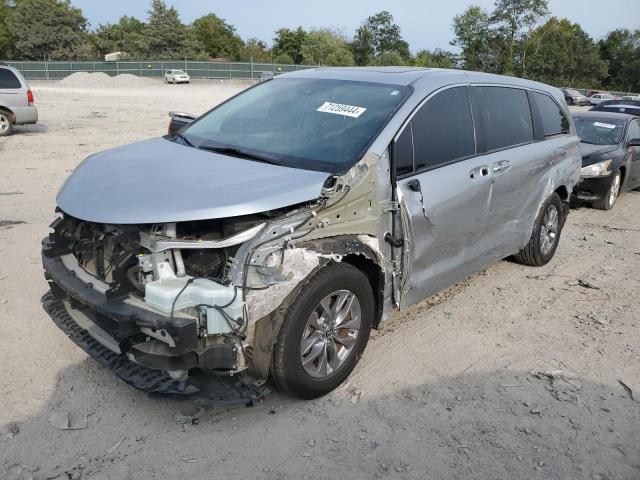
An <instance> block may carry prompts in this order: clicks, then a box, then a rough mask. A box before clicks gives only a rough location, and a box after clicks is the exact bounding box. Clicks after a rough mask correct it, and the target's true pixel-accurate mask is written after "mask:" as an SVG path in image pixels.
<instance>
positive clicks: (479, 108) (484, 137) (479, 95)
mask: <svg viewBox="0 0 640 480" xmlns="http://www.w3.org/2000/svg"><path fill="white" fill-rule="evenodd" d="M471 92H472V94H471V103H472V104H473V113H474V116H475V119H476V128H477V130H478V132H479V133H480V142H479V143H480V146H481V147H482V151H487V152H490V151H492V150H498V149H501V148H506V147H511V146H514V145H520V144H523V143H529V142H532V141H533V122H532V119H531V108H530V107H529V99H528V98H527V92H526V91H525V90H521V89H519V88H505V87H472V88H471Z"/></svg>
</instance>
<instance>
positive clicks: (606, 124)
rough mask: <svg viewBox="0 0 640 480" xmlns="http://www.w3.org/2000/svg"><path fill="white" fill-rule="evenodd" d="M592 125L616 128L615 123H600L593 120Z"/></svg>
mask: <svg viewBox="0 0 640 480" xmlns="http://www.w3.org/2000/svg"><path fill="white" fill-rule="evenodd" d="M593 125H594V126H596V127H602V128H610V129H613V128H616V126H615V125H611V124H610V123H602V122H593Z"/></svg>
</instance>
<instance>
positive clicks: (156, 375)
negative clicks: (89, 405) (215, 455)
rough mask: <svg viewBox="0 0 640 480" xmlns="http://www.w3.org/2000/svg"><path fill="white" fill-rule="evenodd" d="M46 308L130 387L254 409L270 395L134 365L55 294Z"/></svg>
mask: <svg viewBox="0 0 640 480" xmlns="http://www.w3.org/2000/svg"><path fill="white" fill-rule="evenodd" d="M42 305H43V307H44V309H45V311H46V312H47V313H48V314H49V316H50V317H51V319H52V320H53V321H54V323H55V324H56V325H57V326H58V327H59V328H60V330H62V331H63V332H64V333H65V334H66V335H67V336H68V337H69V338H70V339H71V340H72V341H73V342H74V343H75V344H76V345H78V346H79V347H80V348H82V349H83V350H84V351H85V352H87V353H88V354H89V356H91V357H92V358H93V359H95V360H97V361H98V362H99V363H100V364H102V365H103V366H105V367H108V368H110V369H111V370H113V372H114V373H115V374H116V375H117V376H118V377H119V378H121V379H122V380H124V381H125V382H126V383H128V384H129V385H132V386H134V387H136V388H137V389H139V390H142V391H144V392H146V393H148V394H160V395H167V394H168V395H190V396H192V397H194V399H197V400H199V401H200V402H201V403H206V404H208V405H211V406H226V405H253V404H254V403H256V402H258V401H260V400H261V399H262V398H264V397H265V396H266V395H268V394H269V393H270V389H268V388H267V387H265V386H264V385H263V384H262V383H260V382H258V383H256V382H254V381H252V380H251V379H250V378H249V377H246V376H244V375H238V376H234V377H228V376H217V375H211V374H206V373H205V372H200V371H195V372H191V374H190V375H189V376H187V377H186V378H184V379H181V380H178V379H175V378H172V377H171V376H169V375H168V374H167V373H165V372H163V371H160V370H155V369H151V368H147V367H145V366H142V365H139V364H137V363H134V362H132V361H130V360H129V359H128V358H127V356H126V355H124V354H122V353H115V352H113V351H112V350H110V349H109V348H107V347H106V346H105V345H103V343H101V342H100V341H98V340H97V339H96V338H94V337H93V336H92V335H91V334H90V333H89V331H88V330H87V329H85V328H82V327H81V326H80V325H78V324H77V323H76V322H75V321H74V319H73V318H72V317H71V315H69V312H68V311H67V309H66V308H65V306H64V303H63V302H62V301H61V300H59V299H57V298H56V297H55V296H54V295H53V294H52V293H51V292H48V293H47V294H45V295H44V296H43V297H42Z"/></svg>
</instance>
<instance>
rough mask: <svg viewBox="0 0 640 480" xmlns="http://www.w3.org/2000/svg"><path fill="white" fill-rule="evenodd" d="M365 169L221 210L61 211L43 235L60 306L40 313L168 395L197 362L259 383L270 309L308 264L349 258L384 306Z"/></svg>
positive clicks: (300, 281) (269, 340)
mask: <svg viewBox="0 0 640 480" xmlns="http://www.w3.org/2000/svg"><path fill="white" fill-rule="evenodd" d="M369 173H371V172H370V170H369V167H368V165H367V164H365V163H362V164H360V165H358V166H356V167H354V169H353V170H352V171H351V172H350V173H349V174H348V175H346V176H344V177H330V178H329V179H328V180H327V182H326V183H325V186H324V188H323V189H322V192H321V195H320V197H319V198H318V199H317V200H313V201H309V202H305V203H302V204H296V205H293V206H290V207H285V208H280V209H277V210H270V211H267V212H262V213H253V214H249V215H244V216H236V217H229V218H221V219H212V220H196V221H183V222H174V223H157V224H107V223H97V222H90V221H85V220H81V219H78V218H75V217H73V216H71V215H68V214H66V213H64V212H60V213H61V216H60V217H59V218H58V219H57V220H56V221H54V223H53V224H52V225H51V227H52V229H53V231H52V233H51V234H50V235H49V237H48V238H46V239H45V240H44V241H43V264H44V267H45V276H46V278H47V279H48V281H49V284H50V287H51V291H52V293H53V295H54V297H55V300H56V301H57V302H58V304H56V306H55V307H50V308H48V310H47V311H48V312H49V313H50V315H51V316H52V318H54V321H56V323H57V324H58V326H60V328H62V329H63V330H65V327H66V326H67V325H70V324H72V323H73V324H74V325H75V324H77V325H79V326H80V327H82V328H83V329H84V330H86V331H87V332H89V334H90V335H91V337H92V339H94V340H97V341H98V342H99V344H100V345H99V346H98V347H99V349H102V350H104V349H105V348H106V349H107V350H108V351H107V352H106V354H107V357H108V356H109V355H113V354H116V355H119V356H122V357H121V358H123V359H124V358H126V359H127V360H128V361H130V362H133V363H134V364H137V365H139V366H141V367H146V368H148V369H150V370H149V371H150V372H151V371H152V372H156V373H158V372H163V373H162V374H163V375H167V377H166V378H165V380H163V382H161V383H162V384H163V385H171V387H170V389H169V390H170V393H190V392H192V391H193V390H194V389H195V390H197V389H198V388H199V386H198V385H196V384H195V383H194V378H193V372H194V369H195V370H202V371H208V372H213V373H214V374H217V375H222V376H227V377H230V376H234V377H238V378H240V377H241V376H242V375H246V376H247V377H248V378H249V379H251V381H254V380H257V382H258V383H263V382H264V380H266V378H267V376H268V373H269V364H270V361H271V351H272V345H273V344H274V342H275V337H276V335H277V332H278V329H279V325H280V323H281V321H282V319H281V318H280V317H281V315H280V314H279V310H278V309H279V308H280V307H282V305H284V304H286V303H287V302H288V301H291V299H293V298H295V295H296V292H297V291H299V289H300V288H302V286H303V285H304V280H305V279H306V278H307V277H308V276H309V275H310V274H311V273H312V272H314V271H316V270H318V269H320V268H321V267H322V266H324V265H326V264H327V263H330V262H340V261H343V260H344V259H349V260H348V261H350V262H356V263H357V264H358V267H359V268H364V269H369V270H370V271H371V274H372V286H373V287H375V292H376V294H377V295H378V297H379V298H378V300H377V301H378V304H379V305H383V304H385V303H388V302H385V299H384V298H383V296H387V297H388V296H389V295H390V293H389V282H388V281H387V278H386V276H385V275H386V274H383V273H382V270H380V268H379V267H377V266H383V265H384V267H385V268H393V266H392V265H391V264H388V262H387V263H385V262H384V259H383V256H382V254H381V252H380V250H379V244H378V241H377V239H376V238H375V237H376V236H382V235H379V234H380V231H381V229H382V228H383V227H381V226H380V225H378V223H379V221H380V218H381V216H380V208H381V207H380V206H379V205H376V208H375V209H374V208H372V204H371V201H370V198H371V188H372V186H373V185H375V183H373V182H371V181H369V182H367V181H366V180H367V176H368V174H369ZM389 213H391V212H389ZM372 219H375V220H373V221H372ZM384 228H385V229H387V228H388V226H387V227H384ZM355 257H358V258H360V260H356V259H355ZM60 303H62V304H63V308H62V307H61V306H60ZM45 308H47V307H46V306H45ZM63 310H64V311H63ZM60 312H62V313H60ZM67 314H68V315H69V316H70V317H71V320H72V321H70V320H69V319H68V318H66V315H67ZM382 314H383V313H382V308H381V309H380V310H379V315H378V316H382ZM55 315H58V317H57V319H56V316H55ZM63 317H64V318H63ZM376 322H377V321H376ZM67 333H68V334H69V335H70V336H71V337H72V338H73V335H72V333H69V332H67ZM74 341H75V340H74ZM76 343H78V344H79V345H80V346H81V347H83V348H84V349H85V350H87V351H88V352H89V353H90V354H91V352H90V350H89V349H88V348H87V345H86V344H82V343H81V342H78V341H76ZM98 360H100V361H102V359H100V358H98ZM103 363H104V362H103ZM109 366H110V367H111V368H113V366H111V365H109ZM114 370H116V373H118V369H116V368H114ZM156 373H153V374H151V375H152V376H153V375H155V374H156ZM158 374H159V373H158ZM118 375H120V373H118ZM120 376H121V377H122V378H124V379H125V380H126V381H128V382H129V383H132V384H134V385H136V386H139V385H138V383H140V382H139V381H137V380H131V379H130V378H125V377H124V376H123V375H120ZM172 382H173V383H172ZM175 382H178V383H177V384H175ZM143 383H145V382H143ZM147 383H148V382H147ZM152 383H153V384H154V385H155V384H157V383H158V382H155V383H154V382H152ZM154 388H156V387H154ZM163 389H164V390H163ZM147 390H148V389H147ZM158 391H166V388H165V387H162V388H159V390H158Z"/></svg>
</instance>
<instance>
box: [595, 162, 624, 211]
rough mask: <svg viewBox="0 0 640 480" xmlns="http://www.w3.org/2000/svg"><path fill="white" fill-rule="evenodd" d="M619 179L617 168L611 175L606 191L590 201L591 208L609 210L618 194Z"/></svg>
mask: <svg viewBox="0 0 640 480" xmlns="http://www.w3.org/2000/svg"><path fill="white" fill-rule="evenodd" d="M621 180H622V174H621V173H620V170H617V171H616V173H614V174H613V176H612V177H611V185H609V190H607V193H606V194H605V196H604V197H603V198H602V199H600V200H598V201H596V202H593V203H592V206H593V208H597V209H599V210H611V209H612V208H613V206H614V205H615V203H616V200H617V199H618V195H620V184H621V183H622V182H621Z"/></svg>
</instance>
